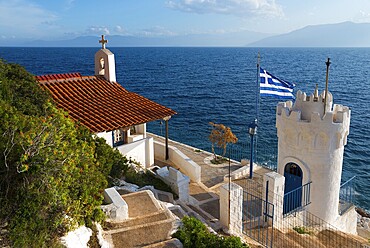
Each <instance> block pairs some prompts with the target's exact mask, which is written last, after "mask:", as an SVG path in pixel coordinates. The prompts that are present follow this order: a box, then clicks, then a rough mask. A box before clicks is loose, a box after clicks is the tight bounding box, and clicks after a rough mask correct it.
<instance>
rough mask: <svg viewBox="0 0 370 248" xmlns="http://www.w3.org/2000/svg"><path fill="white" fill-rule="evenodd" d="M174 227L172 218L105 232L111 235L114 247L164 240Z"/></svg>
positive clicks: (135, 245)
mask: <svg viewBox="0 0 370 248" xmlns="http://www.w3.org/2000/svg"><path fill="white" fill-rule="evenodd" d="M173 227H174V220H173V219H166V220H161V221H157V222H153V223H146V224H142V225H137V226H132V227H128V228H121V229H114V230H111V231H108V232H107V233H108V234H110V235H111V238H112V242H113V245H114V247H126V248H133V247H142V246H145V245H150V244H154V243H158V242H161V241H165V240H167V239H169V238H170V235H171V232H172V230H173Z"/></svg>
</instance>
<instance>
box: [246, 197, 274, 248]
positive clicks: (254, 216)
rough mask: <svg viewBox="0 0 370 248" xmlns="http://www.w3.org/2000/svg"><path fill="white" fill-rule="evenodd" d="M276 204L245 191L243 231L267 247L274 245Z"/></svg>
mask: <svg viewBox="0 0 370 248" xmlns="http://www.w3.org/2000/svg"><path fill="white" fill-rule="evenodd" d="M273 227H274V205H273V204H271V203H270V202H267V201H265V200H263V199H262V198H260V197H258V196H255V195H253V194H250V193H249V192H247V191H244V195H243V233H244V234H246V235H247V236H249V237H250V238H252V239H254V240H256V241H257V242H258V243H260V244H262V245H263V246H265V247H272V246H273V232H274V228H273Z"/></svg>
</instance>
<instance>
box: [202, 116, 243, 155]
mask: <svg viewBox="0 0 370 248" xmlns="http://www.w3.org/2000/svg"><path fill="white" fill-rule="evenodd" d="M209 125H211V126H212V130H211V134H210V135H209V140H210V141H211V143H212V153H213V155H214V161H215V162H217V155H216V152H215V145H216V146H217V147H219V148H223V153H222V157H224V156H225V154H226V148H227V145H228V144H229V143H233V144H235V143H236V142H237V141H238V138H237V137H236V135H235V134H233V132H232V131H231V128H230V127H227V126H225V125H223V124H216V123H213V122H210V123H209Z"/></svg>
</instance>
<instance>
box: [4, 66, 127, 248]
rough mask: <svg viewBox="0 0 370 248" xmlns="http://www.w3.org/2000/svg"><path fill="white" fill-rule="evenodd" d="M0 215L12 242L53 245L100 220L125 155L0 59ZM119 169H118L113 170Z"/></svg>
mask: <svg viewBox="0 0 370 248" xmlns="http://www.w3.org/2000/svg"><path fill="white" fill-rule="evenodd" d="M0 119H1V122H0V202H1V208H0V220H1V222H5V221H7V222H8V223H9V226H8V230H9V237H10V239H11V241H12V246H14V247H57V246H58V242H57V240H58V238H59V237H60V236H61V235H63V234H65V233H66V232H67V231H69V230H71V229H73V228H75V227H77V226H78V225H82V224H86V225H88V226H90V225H91V223H92V221H102V220H103V219H104V217H105V216H104V214H103V212H102V211H101V210H100V208H99V206H100V205H101V203H102V200H103V194H102V192H103V190H104V188H106V187H107V177H108V175H109V174H110V173H111V168H112V167H114V168H115V170H114V174H117V173H118V172H120V173H124V172H125V171H126V170H127V167H128V166H127V163H126V162H125V161H126V159H125V158H123V157H122V156H121V155H120V154H119V153H118V152H116V151H114V150H113V149H112V148H110V147H109V146H108V145H107V144H105V142H104V141H103V140H101V139H94V138H93V137H92V134H91V133H90V132H89V131H88V130H87V129H86V128H83V127H81V126H80V127H76V124H75V123H74V122H73V121H72V120H71V119H69V118H68V117H67V115H66V113H64V112H63V111H61V110H59V109H57V108H56V107H55V106H54V105H53V104H52V103H51V102H50V101H49V100H48V97H47V94H45V92H43V91H42V90H41V87H39V86H38V84H37V82H36V81H35V79H34V76H33V75H30V74H29V73H27V72H26V71H25V70H24V69H23V68H21V67H20V66H18V65H11V64H6V63H4V62H3V61H0ZM117 171H118V172H117Z"/></svg>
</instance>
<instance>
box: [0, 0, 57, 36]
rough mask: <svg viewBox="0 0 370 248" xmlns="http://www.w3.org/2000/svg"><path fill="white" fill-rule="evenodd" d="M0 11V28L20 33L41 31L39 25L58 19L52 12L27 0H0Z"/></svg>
mask: <svg viewBox="0 0 370 248" xmlns="http://www.w3.org/2000/svg"><path fill="white" fill-rule="evenodd" d="M0 13H1V14H0V28H4V29H8V30H11V31H12V32H13V33H22V34H33V35H35V34H36V33H37V32H42V30H41V29H40V28H39V27H40V26H41V25H44V24H45V23H52V22H54V21H55V20H57V19H58V17H57V16H56V15H55V14H54V13H52V12H50V11H48V10H46V9H43V8H42V7H40V6H38V5H35V4H32V3H30V2H29V1H27V0H7V1H4V0H0Z"/></svg>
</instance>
